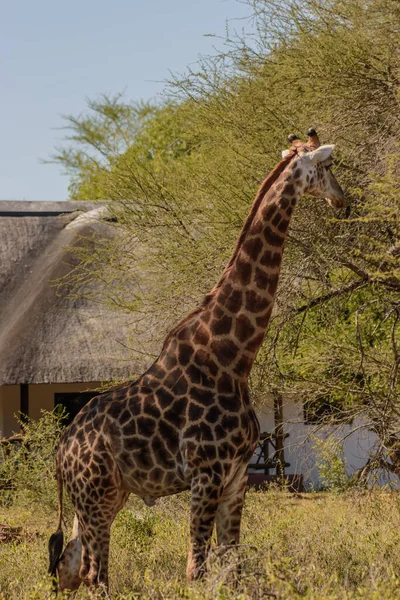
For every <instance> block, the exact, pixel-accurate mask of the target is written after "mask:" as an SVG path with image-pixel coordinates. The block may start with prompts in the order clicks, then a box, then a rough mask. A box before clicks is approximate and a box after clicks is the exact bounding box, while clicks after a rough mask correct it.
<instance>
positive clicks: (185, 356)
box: [178, 344, 194, 367]
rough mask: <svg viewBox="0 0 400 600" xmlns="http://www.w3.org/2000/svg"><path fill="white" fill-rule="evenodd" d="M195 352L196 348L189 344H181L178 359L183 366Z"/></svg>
mask: <svg viewBox="0 0 400 600" xmlns="http://www.w3.org/2000/svg"><path fill="white" fill-rule="evenodd" d="M193 352H194V349H193V347H192V346H190V345H189V344H179V348H178V360H179V363H180V364H181V365H182V366H183V367H184V366H186V365H187V364H189V362H190V360H191V358H192V356H193Z"/></svg>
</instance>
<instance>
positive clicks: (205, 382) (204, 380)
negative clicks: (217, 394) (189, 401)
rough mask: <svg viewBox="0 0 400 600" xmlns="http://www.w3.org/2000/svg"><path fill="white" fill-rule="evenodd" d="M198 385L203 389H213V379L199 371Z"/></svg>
mask: <svg viewBox="0 0 400 600" xmlns="http://www.w3.org/2000/svg"><path fill="white" fill-rule="evenodd" d="M200 384H201V385H202V386H204V387H208V388H214V379H211V378H210V377H209V375H207V373H205V372H204V371H200Z"/></svg>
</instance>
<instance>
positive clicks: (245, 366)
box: [233, 356, 253, 376]
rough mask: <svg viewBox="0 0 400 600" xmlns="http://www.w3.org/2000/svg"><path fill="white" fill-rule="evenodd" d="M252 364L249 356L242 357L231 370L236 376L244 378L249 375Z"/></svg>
mask: <svg viewBox="0 0 400 600" xmlns="http://www.w3.org/2000/svg"><path fill="white" fill-rule="evenodd" d="M252 364H253V361H252V359H251V358H250V357H249V356H242V357H241V359H240V360H239V361H238V362H237V364H236V366H235V368H234V369H233V370H234V372H235V373H236V374H237V375H239V376H245V375H248V374H249V373H250V370H251V366H252Z"/></svg>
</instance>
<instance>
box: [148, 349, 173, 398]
mask: <svg viewBox="0 0 400 600" xmlns="http://www.w3.org/2000/svg"><path fill="white" fill-rule="evenodd" d="M177 364H178V361H177V360H176V356H175V355H174V354H172V353H171V352H167V353H166V354H165V355H164V356H163V358H162V365H163V367H164V369H165V370H166V371H170V370H171V369H173V368H174V367H176V365H177ZM142 391H143V390H142Z"/></svg>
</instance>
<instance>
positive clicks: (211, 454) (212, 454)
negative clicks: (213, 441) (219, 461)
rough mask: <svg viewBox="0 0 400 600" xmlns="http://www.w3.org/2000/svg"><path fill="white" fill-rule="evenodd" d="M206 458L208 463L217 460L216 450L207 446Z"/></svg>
mask: <svg viewBox="0 0 400 600" xmlns="http://www.w3.org/2000/svg"><path fill="white" fill-rule="evenodd" d="M207 458H208V460H209V461H213V460H215V459H216V458H217V450H216V448H215V446H212V445H208V446H207Z"/></svg>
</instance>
